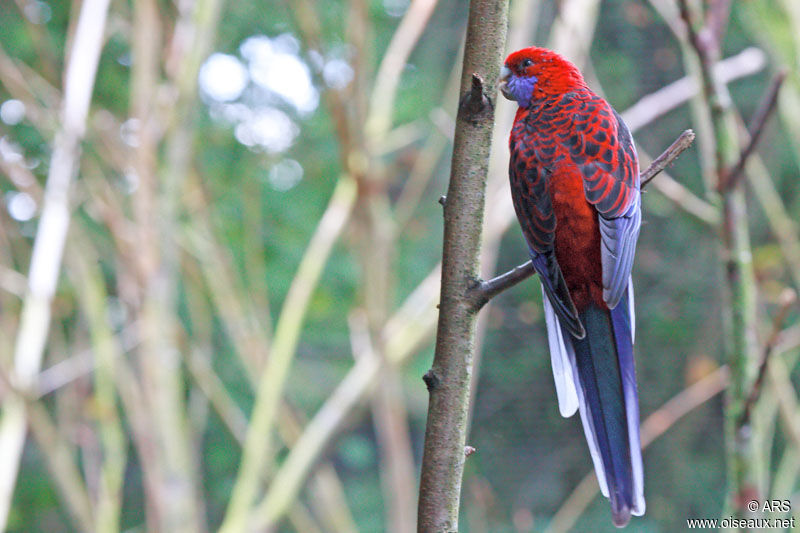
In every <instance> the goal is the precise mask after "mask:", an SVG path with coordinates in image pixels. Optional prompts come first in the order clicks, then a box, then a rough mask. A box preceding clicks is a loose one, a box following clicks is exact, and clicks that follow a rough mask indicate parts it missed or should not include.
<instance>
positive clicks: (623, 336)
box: [500, 47, 645, 527]
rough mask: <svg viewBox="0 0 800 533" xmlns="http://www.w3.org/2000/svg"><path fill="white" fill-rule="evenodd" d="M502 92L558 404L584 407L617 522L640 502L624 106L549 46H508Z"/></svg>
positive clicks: (631, 199) (634, 192)
mask: <svg viewBox="0 0 800 533" xmlns="http://www.w3.org/2000/svg"><path fill="white" fill-rule="evenodd" d="M500 90H501V91H502V93H503V95H504V96H505V97H506V98H508V99H510V100H514V101H516V102H517V103H518V104H519V108H518V109H517V114H516V118H515V119H514V126H513V128H512V130H511V138H510V148H511V161H510V164H509V176H510V180H511V196H512V198H513V202H514V209H515V211H516V213H517V218H518V219H519V223H520V226H521V227H522V233H523V234H524V236H525V240H526V241H527V243H528V248H529V250H530V256H531V259H532V260H533V265H534V267H535V269H536V272H537V273H538V274H539V278H540V280H541V284H542V291H543V298H542V300H543V302H544V314H545V321H546V325H547V335H548V341H549V345H550V358H551V362H552V366H553V376H554V378H555V384H556V392H557V394H558V404H559V410H560V412H561V414H562V415H563V416H565V417H566V416H571V415H573V414H574V413H575V411H576V410H580V414H581V421H582V422H583V430H584V432H585V434H586V440H587V442H588V444H589V451H590V452H591V456H592V461H593V463H594V467H595V471H596V473H597V480H598V482H599V484H600V488H601V490H602V492H603V495H605V496H606V497H607V498H609V499H610V500H611V513H612V517H613V521H614V524H616V525H617V526H619V527H622V526H624V525H626V524H627V523H628V521H629V520H630V516H631V514H634V515H641V514H643V513H644V509H645V503H644V491H643V466H642V451H641V444H640V441H639V405H638V400H637V391H636V375H635V372H634V362H633V338H634V328H635V326H634V310H633V286H632V284H631V281H630V279H631V278H630V274H631V267H632V265H633V255H634V251H635V249H636V239H637V237H638V236H639V227H640V225H641V198H640V185H639V165H638V162H637V158H636V149H635V148H634V146H633V140H632V138H631V134H630V131H629V130H628V127H627V126H626V125H625V123H624V122H623V121H622V118H621V117H620V116H619V114H618V113H617V112H616V111H614V109H612V107H611V106H610V105H609V104H608V102H606V101H605V100H603V99H602V98H600V97H599V96H597V95H596V94H594V93H593V92H592V91H591V90H590V89H589V88H588V87H587V86H586V82H585V81H584V79H583V76H582V75H581V73H580V71H579V70H578V69H577V68H576V67H575V66H574V65H573V64H572V63H570V62H569V61H567V60H566V59H564V58H563V57H561V56H560V55H558V54H556V53H555V52H552V51H550V50H546V49H544V48H535V47H533V48H525V49H522V50H519V51H517V52H514V53H513V54H511V55H509V56H508V58H507V59H506V62H505V66H504V67H503V69H502V74H501V83H500Z"/></svg>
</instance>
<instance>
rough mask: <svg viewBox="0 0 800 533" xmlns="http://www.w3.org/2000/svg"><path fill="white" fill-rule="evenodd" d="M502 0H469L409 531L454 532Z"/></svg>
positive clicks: (504, 16)
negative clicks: (424, 415)
mask: <svg viewBox="0 0 800 533" xmlns="http://www.w3.org/2000/svg"><path fill="white" fill-rule="evenodd" d="M507 19H508V2H507V0H472V1H471V2H470V9H469V21H468V25H467V38H466V47H465V50H464V67H463V70H462V75H461V94H462V95H463V96H462V98H461V103H460V105H459V110H458V115H457V119H456V131H455V138H454V146H453V159H452V167H451V171H450V185H449V187H448V191H447V198H446V201H445V202H444V204H445V205H444V247H443V248H444V250H443V255H442V289H441V297H440V305H439V322H438V329H437V335H436V352H435V355H434V360H433V366H432V368H431V369H430V370H429V371H428V373H426V374H425V378H424V379H425V383H426V385H427V386H428V390H429V392H430V400H429V407H428V420H427V425H426V430H425V448H424V452H423V458H422V475H421V479H420V496H419V508H418V518H417V519H418V522H417V529H418V531H420V532H445V531H446V532H452V531H458V509H459V499H460V494H461V477H462V474H463V470H464V458H465V454H464V446H465V443H466V430H467V412H468V404H469V386H470V375H471V373H472V359H473V355H474V350H475V324H476V314H477V308H476V306H475V305H473V302H472V299H471V298H470V295H469V289H470V288H471V287H472V286H473V285H474V284H475V283H476V282H477V279H478V258H479V252H480V242H481V233H482V228H483V214H484V195H485V192H486V177H487V170H488V166H489V150H490V146H491V140H492V130H493V128H494V99H495V94H496V88H497V79H498V76H499V71H500V66H501V64H502V61H503V56H502V54H503V48H504V45H505V37H506V27H507Z"/></svg>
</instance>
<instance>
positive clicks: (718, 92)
mask: <svg viewBox="0 0 800 533" xmlns="http://www.w3.org/2000/svg"><path fill="white" fill-rule="evenodd" d="M680 13H681V18H682V19H683V20H684V22H685V23H686V28H687V34H688V41H689V44H690V45H691V49H692V50H693V52H694V54H695V55H696V57H697V58H698V59H699V64H700V72H699V74H700V80H701V85H702V87H703V94H704V96H705V98H704V103H705V106H706V107H707V109H708V115H709V116H710V119H711V127H712V130H713V142H712V144H713V147H714V158H713V161H712V168H713V172H714V175H715V178H716V183H715V185H716V187H715V188H716V189H717V190H720V191H721V204H722V205H721V207H722V214H723V219H722V227H721V237H722V249H721V254H722V257H721V262H722V264H723V267H724V272H725V281H726V288H727V291H726V297H727V298H726V299H727V302H726V303H727V305H726V306H725V309H726V311H725V316H724V320H725V326H726V331H725V339H726V342H725V348H726V352H727V359H728V366H729V367H730V372H731V378H730V386H729V388H728V393H727V404H726V411H725V427H726V441H727V446H726V451H727V453H726V455H727V463H728V501H727V507H728V511H726V513H725V514H726V515H727V514H728V512H729V513H731V514H733V515H734V516H737V517H740V518H741V517H746V516H748V515H749V512H748V510H747V508H746V506H745V504H746V503H747V502H748V501H750V500H753V499H756V500H757V499H759V498H761V497H763V495H764V494H763V489H764V487H761V486H760V482H759V476H758V471H759V466H758V464H759V460H758V457H759V454H758V450H757V449H756V446H755V443H754V438H753V436H752V431H751V430H750V428H745V427H742V424H741V422H742V413H743V409H744V406H745V403H746V399H747V397H748V394H749V391H750V389H751V387H752V384H753V381H754V379H755V374H756V367H757V362H758V352H757V349H756V316H755V278H754V274H753V264H752V252H751V250H750V235H749V230H748V227H747V209H746V203H745V198H744V191H743V190H742V188H741V187H734V188H727V187H723V188H722V189H720V187H719V185H720V184H722V183H724V182H725V180H726V177H727V174H728V172H729V170H730V168H732V167H733V166H734V165H735V164H736V162H737V160H739V159H740V153H739V144H738V135H737V130H738V127H737V124H736V120H735V116H734V114H733V111H732V104H731V99H730V95H729V94H728V92H727V88H726V87H725V86H724V85H722V84H721V83H720V82H719V81H718V80H716V79H715V78H714V76H713V72H712V65H713V64H714V62H715V61H716V60H717V59H718V57H719V53H720V48H721V46H720V45H721V43H720V42H719V41H718V40H716V39H717V38H719V37H720V36H721V35H722V32H723V28H724V26H725V24H726V23H727V21H726V20H725V21H722V20H717V19H718V18H719V17H722V16H727V9H725V8H719V9H713V10H711V11H709V13H708V14H707V16H706V19H708V20H704V21H702V22H698V20H697V18H696V15H695V13H693V12H691V11H690V6H689V5H688V1H687V0H681V3H680ZM701 24H704V26H702V27H701Z"/></svg>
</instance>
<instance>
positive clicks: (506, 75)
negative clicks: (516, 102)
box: [497, 65, 514, 100]
mask: <svg viewBox="0 0 800 533" xmlns="http://www.w3.org/2000/svg"><path fill="white" fill-rule="evenodd" d="M510 78H511V69H510V68H508V67H507V66H505V65H503V67H502V68H501V69H500V83H498V85H497V88H498V89H500V92H501V93H503V96H505V97H506V98H508V99H509V100H513V99H514V96H513V95H512V94H511V91H510V90H509V89H508V80H509V79H510Z"/></svg>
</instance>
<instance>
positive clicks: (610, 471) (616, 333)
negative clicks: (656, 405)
mask: <svg viewBox="0 0 800 533" xmlns="http://www.w3.org/2000/svg"><path fill="white" fill-rule="evenodd" d="M628 315H629V312H628V305H627V302H626V301H621V302H620V304H619V305H617V307H616V308H614V309H613V310H611V311H609V310H608V309H602V308H600V307H597V306H590V307H589V308H588V309H586V310H585V311H583V312H582V313H580V319H581V322H582V323H583V325H584V327H585V328H586V337H585V338H583V339H576V338H574V337H573V338H571V339H570V340H571V342H572V346H573V349H574V351H575V364H576V367H577V371H578V376H579V379H580V386H581V387H580V388H581V390H582V391H583V394H584V399H585V402H586V404H587V407H588V411H589V413H587V415H588V416H589V417H590V419H591V430H592V433H593V434H592V437H593V438H594V441H595V442H594V444H596V446H597V448H598V449H597V452H599V455H600V460H601V462H602V467H603V473H604V474H605V478H606V479H605V481H606V486H607V488H608V493H609V494H608V497H609V499H610V500H611V513H612V515H613V519H614V524H615V525H617V526H620V527H621V526H624V525H625V524H627V523H628V521H629V520H630V516H631V513H632V512H634V511H638V510H639V509H635V508H636V507H637V506H636V502H635V491H636V487H635V486H634V485H635V484H636V481H635V473H634V464H633V463H634V461H636V459H635V458H634V457H633V455H634V454H636V455H637V456H638V461H639V462H640V463H641V449H640V447H639V446H638V441H639V416H638V414H639V413H638V411H639V408H638V400H637V393H636V378H635V375H634V368H633V342H632V336H631V333H632V332H631V323H630V318H629V316H628ZM631 411H632V412H631ZM629 414H630V415H633V416H629ZM629 418H630V419H631V420H629ZM631 422H632V423H631ZM588 437H589V435H587V438H588ZM633 441H635V443H636V444H637V446H636V448H635V449H633V446H632V444H633V443H634V442H633ZM590 445H591V444H590Z"/></svg>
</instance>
